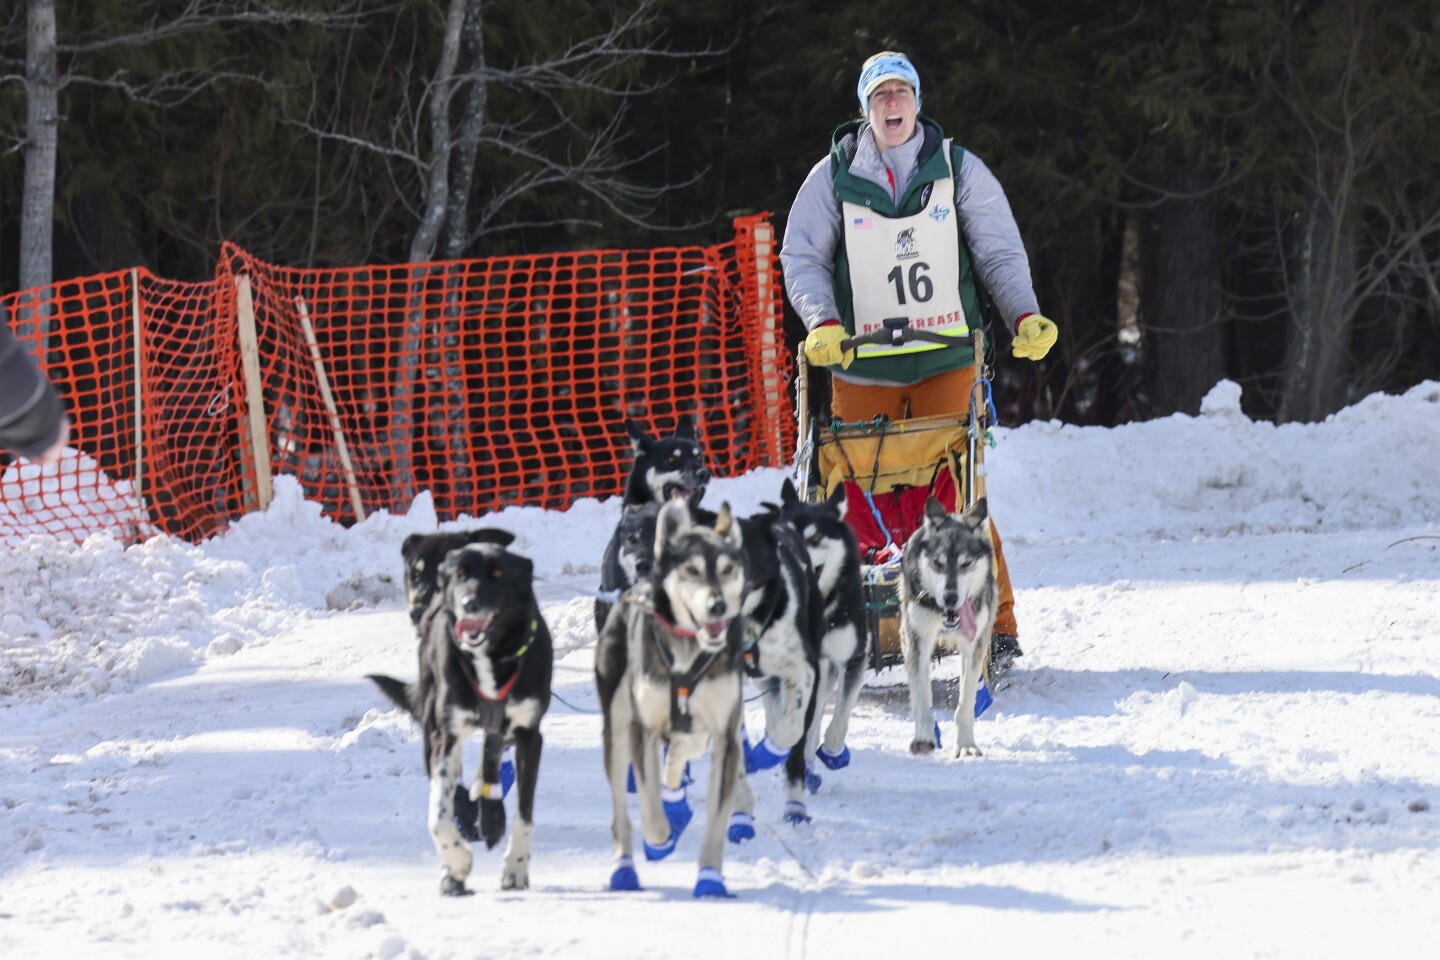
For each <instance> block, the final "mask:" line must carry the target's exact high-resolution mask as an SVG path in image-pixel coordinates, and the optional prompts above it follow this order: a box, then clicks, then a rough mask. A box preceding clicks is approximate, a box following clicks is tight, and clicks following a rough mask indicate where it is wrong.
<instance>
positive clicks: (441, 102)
mask: <svg viewBox="0 0 1440 960" xmlns="http://www.w3.org/2000/svg"><path fill="white" fill-rule="evenodd" d="M466 2H467V0H450V9H449V11H448V12H447V13H446V15H445V42H444V45H443V47H442V48H441V53H440V62H439V64H437V65H436V67H435V79H434V80H433V81H432V82H431V85H430V166H429V170H428V171H427V176H426V181H425V213H424V215H423V216H422V217H421V219H420V226H419V228H418V229H417V230H416V231H415V238H414V239H413V240H411V242H410V262H411V263H425V262H428V261H430V260H432V259H434V257H435V247H436V244H437V243H438V241H439V239H440V228H441V227H442V226H443V225H444V223H445V216H446V210H447V208H448V207H449V203H450V151H451V149H452V146H453V145H452V144H451V141H450V99H451V96H452V94H453V93H454V91H455V64H456V63H457V62H458V61H459V59H460V31H461V28H462V27H463V26H464V24H465V5H466Z"/></svg>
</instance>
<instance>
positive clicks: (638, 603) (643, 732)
mask: <svg viewBox="0 0 1440 960" xmlns="http://www.w3.org/2000/svg"><path fill="white" fill-rule="evenodd" d="M745 578H746V568H745V552H744V548H743V544H742V537H741V533H740V526H739V524H738V523H737V522H736V521H735V519H734V518H733V517H732V516H731V513H730V507H729V505H728V504H727V505H724V506H722V507H721V508H720V511H719V513H718V514H717V515H716V520H715V526H714V527H713V528H712V527H707V526H703V525H700V524H697V523H696V522H695V521H694V520H693V519H692V518H691V515H690V511H689V509H688V508H687V507H686V505H685V503H684V502H683V501H680V500H672V501H670V502H668V503H666V504H665V505H664V506H663V507H662V508H661V509H660V514H659V517H658V518H657V522H656V532H655V562H654V566H653V568H652V569H651V571H650V576H649V577H648V578H646V579H644V580H642V581H641V582H640V583H639V584H637V585H636V586H635V588H633V589H632V590H631V592H630V593H629V594H628V595H627V596H626V598H624V599H623V600H622V602H621V603H620V604H619V606H618V608H617V609H616V611H615V613H614V614H613V615H612V616H611V617H610V618H609V619H608V620H606V623H605V629H604V631H603V632H602V633H601V635H600V639H599V642H598V644H597V646H596V653H595V682H596V687H597V689H598V691H599V694H600V706H601V712H602V715H603V725H602V728H603V738H604V748H605V772H606V775H607V776H608V778H609V780H610V792H611V797H612V799H613V801H614V810H613V820H612V834H613V837H614V841H615V867H614V871H613V872H612V874H611V877H610V889H612V890H638V889H640V880H639V875H638V874H637V872H636V870H635V862H634V856H633V854H634V837H633V827H632V824H631V822H630V813H629V810H628V809H627V806H626V796H627V793H626V784H625V781H626V771H627V768H628V766H629V765H630V764H631V761H632V759H633V762H634V769H635V783H636V794H637V796H638V798H639V802H640V827H641V832H642V840H643V841H644V849H645V855H646V857H647V858H648V859H651V860H659V859H662V858H663V857H666V856H669V854H670V853H671V852H673V851H674V849H675V844H676V841H677V840H679V838H680V834H681V832H682V831H683V830H684V829H685V826H686V824H687V823H688V822H689V820H690V809H689V806H688V804H687V803H685V801H684V799H683V797H684V794H683V786H682V780H681V778H682V776H683V772H684V764H685V762H686V761H687V760H691V759H693V758H695V757H698V756H700V755H701V754H702V753H703V752H704V750H705V748H706V746H707V744H712V745H713V747H712V754H711V764H710V787H709V793H710V795H709V798H708V803H707V809H706V823H705V835H704V838H703V839H702V841H701V844H700V857H699V864H700V870H699V876H698V877H697V880H696V883H695V891H694V893H695V896H697V897H725V896H729V893H728V891H727V890H726V888H725V881H724V877H723V873H722V865H723V858H724V848H725V830H726V822H727V820H726V815H727V814H728V813H729V811H730V808H731V805H732V803H733V801H734V797H735V790H736V783H737V780H738V778H739V774H740V763H741V755H740V749H741V748H740V732H739V731H740V713H741V707H742V699H741V682H742V678H741V655H742V646H743V642H744V617H743V616H742V614H741V601H742V598H743V596H744V591H745ZM662 743H663V744H664V745H666V746H667V747H668V755H667V758H666V761H665V765H664V771H663V783H662V772H661V769H660V746H661V744H662Z"/></svg>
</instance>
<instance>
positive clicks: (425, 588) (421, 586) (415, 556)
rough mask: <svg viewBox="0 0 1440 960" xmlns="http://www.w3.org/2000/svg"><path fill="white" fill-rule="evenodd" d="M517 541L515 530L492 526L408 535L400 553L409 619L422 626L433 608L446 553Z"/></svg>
mask: <svg viewBox="0 0 1440 960" xmlns="http://www.w3.org/2000/svg"><path fill="white" fill-rule="evenodd" d="M514 542H515V534H513V533H510V532H509V531H508V530H497V529H495V528H493V527H481V528H480V529H478V530H447V531H445V532H443V533H412V534H410V536H408V537H406V538H405V542H404V543H402V544H401V545H400V557H401V559H402V560H404V561H405V598H406V600H407V601H408V602H409V606H410V622H411V623H413V624H415V625H416V626H419V624H420V620H421V619H422V618H423V617H424V616H425V611H426V610H428V609H429V608H430V601H432V600H433V599H435V582H436V579H437V577H438V576H439V571H440V564H441V563H443V562H444V560H445V555H446V554H447V553H449V552H450V551H451V550H459V549H460V548H461V547H467V546H469V545H470V544H472V543H498V544H499V545H500V546H502V547H508V546H510V544H512V543H514Z"/></svg>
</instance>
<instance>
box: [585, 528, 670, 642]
mask: <svg viewBox="0 0 1440 960" xmlns="http://www.w3.org/2000/svg"><path fill="white" fill-rule="evenodd" d="M659 516H660V502H659V501H654V500H652V501H650V502H649V503H629V504H626V505H625V506H624V507H622V508H621V513H620V522H619V523H618V524H616V526H615V532H614V534H612V535H611V537H610V542H609V543H608V544H606V545H605V557H604V559H603V560H601V561H600V591H601V593H604V594H607V595H608V594H613V593H614V592H615V591H617V590H627V589H629V588H630V587H633V586H634V585H635V584H637V583H639V582H640V581H641V580H644V579H646V578H647V577H649V576H650V570H651V568H652V567H653V566H654V565H655V521H656V518H657V517H659ZM610 607H611V603H610V601H609V600H606V599H603V598H602V599H597V600H596V601H595V635H596V636H599V635H600V631H602V630H604V629H605V620H606V618H607V617H609V616H610Z"/></svg>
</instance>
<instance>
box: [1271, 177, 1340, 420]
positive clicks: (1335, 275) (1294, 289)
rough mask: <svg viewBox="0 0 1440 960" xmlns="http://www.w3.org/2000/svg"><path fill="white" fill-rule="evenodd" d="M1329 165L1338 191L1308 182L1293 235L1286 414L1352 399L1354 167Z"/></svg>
mask: <svg viewBox="0 0 1440 960" xmlns="http://www.w3.org/2000/svg"><path fill="white" fill-rule="evenodd" d="M1330 166H1331V169H1336V170H1339V171H1341V173H1340V175H1339V176H1338V177H1337V178H1335V179H1334V180H1331V181H1330V182H1331V183H1333V184H1338V187H1337V189H1336V190H1335V193H1334V195H1333V196H1332V195H1327V194H1326V193H1324V192H1323V191H1321V190H1316V189H1308V190H1307V194H1306V199H1305V207H1304V209H1303V211H1302V212H1301V215H1300V222H1299V226H1298V229H1297V230H1296V232H1295V235H1294V241H1293V242H1294V250H1293V262H1294V269H1293V276H1294V279H1293V281H1292V284H1291V291H1290V304H1291V316H1290V339H1289V340H1288V341H1287V343H1286V345H1285V361H1284V366H1283V369H1282V376H1283V384H1284V386H1283V394H1282V396H1281V398H1280V409H1279V413H1278V417H1279V419H1280V421H1281V422H1287V421H1292V420H1293V421H1300V422H1302V423H1312V422H1314V421H1316V420H1320V419H1323V418H1324V417H1325V416H1327V415H1329V414H1331V413H1334V412H1335V411H1336V410H1338V409H1340V407H1342V406H1343V405H1344V404H1345V402H1346V400H1347V397H1346V396H1345V377H1346V375H1347V373H1348V371H1347V370H1346V357H1347V355H1348V354H1347V350H1346V346H1347V344H1348V343H1349V340H1350V327H1351V324H1352V322H1353V320H1354V316H1355V310H1354V303H1353V297H1354V294H1355V291H1356V288H1357V282H1356V281H1357V270H1356V251H1355V236H1354V233H1353V231H1352V230H1351V228H1350V227H1349V226H1348V225H1347V222H1346V217H1345V211H1346V208H1347V206H1348V204H1347V202H1346V198H1348V196H1349V191H1348V185H1349V178H1348V167H1347V165H1346V164H1345V161H1343V160H1342V161H1339V162H1338V163H1335V164H1331V165H1330Z"/></svg>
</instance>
